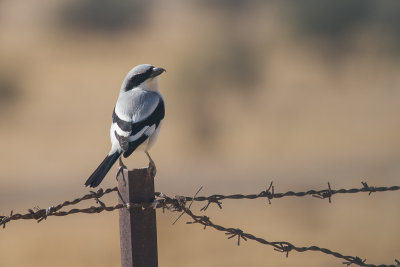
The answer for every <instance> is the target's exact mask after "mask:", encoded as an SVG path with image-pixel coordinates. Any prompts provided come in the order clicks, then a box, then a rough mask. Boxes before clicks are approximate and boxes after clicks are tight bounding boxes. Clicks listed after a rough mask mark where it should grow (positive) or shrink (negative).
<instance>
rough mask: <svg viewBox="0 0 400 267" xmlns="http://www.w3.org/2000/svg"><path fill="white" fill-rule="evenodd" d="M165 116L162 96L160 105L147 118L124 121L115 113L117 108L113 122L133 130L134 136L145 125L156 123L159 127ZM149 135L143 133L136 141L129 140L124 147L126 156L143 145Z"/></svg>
mask: <svg viewBox="0 0 400 267" xmlns="http://www.w3.org/2000/svg"><path fill="white" fill-rule="evenodd" d="M164 116H165V107H164V101H163V100H162V99H161V98H160V100H159V102H158V105H157V107H156V108H155V109H154V111H153V112H152V113H151V114H150V115H149V116H148V117H147V118H145V119H143V120H141V121H138V122H134V123H132V122H127V121H124V120H122V119H120V118H119V117H118V116H117V114H116V113H115V109H114V112H113V116H112V118H113V123H117V124H118V127H119V128H121V130H123V131H126V132H131V134H130V136H134V135H136V134H138V133H139V132H140V131H142V130H143V128H144V127H151V126H152V125H155V128H156V129H157V127H158V126H159V125H160V122H161V121H162V119H164ZM148 137H149V136H148V135H146V134H145V133H143V134H142V135H141V136H139V137H138V138H137V139H135V140H134V141H131V142H129V146H128V147H126V149H124V157H125V158H126V157H129V156H130V155H131V154H132V153H133V151H135V149H136V148H137V147H138V146H139V145H141V144H142V143H143V142H144V141H146V140H147V138H148ZM117 138H118V137H117ZM120 143H121V142H120ZM121 147H122V146H121Z"/></svg>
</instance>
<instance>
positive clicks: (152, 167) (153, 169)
mask: <svg viewBox="0 0 400 267" xmlns="http://www.w3.org/2000/svg"><path fill="white" fill-rule="evenodd" d="M145 153H146V155H147V157H148V158H149V167H148V168H147V175H148V176H151V177H155V176H156V173H157V168H156V164H154V161H153V159H152V158H151V157H150V154H149V152H147V151H145Z"/></svg>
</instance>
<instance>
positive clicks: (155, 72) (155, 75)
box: [151, 68, 166, 78]
mask: <svg viewBox="0 0 400 267" xmlns="http://www.w3.org/2000/svg"><path fill="white" fill-rule="evenodd" d="M163 72H166V70H165V69H163V68H153V72H152V73H151V77H152V78H154V77H157V76H158V75H160V74H161V73H163Z"/></svg>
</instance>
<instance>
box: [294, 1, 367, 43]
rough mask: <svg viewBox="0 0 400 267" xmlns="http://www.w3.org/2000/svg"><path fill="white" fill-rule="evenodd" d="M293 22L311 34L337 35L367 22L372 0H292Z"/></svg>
mask: <svg viewBox="0 0 400 267" xmlns="http://www.w3.org/2000/svg"><path fill="white" fill-rule="evenodd" d="M290 6H291V8H292V9H293V11H294V12H293V14H294V16H293V17H292V22H293V23H294V24H295V25H297V26H298V28H299V29H300V30H301V31H303V32H305V33H308V34H311V35H327V36H333V37H335V36H337V35H340V34H343V33H346V32H347V31H348V30H351V29H353V27H356V26H360V25H361V24H362V23H364V22H366V21H367V19H368V18H369V17H370V15H371V9H372V1H370V0H353V1H347V0H335V1H321V0H305V1H291V3H290Z"/></svg>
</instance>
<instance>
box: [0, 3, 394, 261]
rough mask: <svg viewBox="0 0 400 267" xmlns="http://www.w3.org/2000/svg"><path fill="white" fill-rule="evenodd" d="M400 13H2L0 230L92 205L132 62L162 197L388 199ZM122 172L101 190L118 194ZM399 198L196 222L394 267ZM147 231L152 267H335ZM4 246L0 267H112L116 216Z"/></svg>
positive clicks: (163, 225) (280, 9) (233, 205)
mask: <svg viewBox="0 0 400 267" xmlns="http://www.w3.org/2000/svg"><path fill="white" fill-rule="evenodd" d="M399 14H400V2H398V1H372V0H353V1H347V0H330V1H321V0H305V1H295V0H293V1H266V0H264V1H261V0H229V1H228V0H214V1H210V0H203V1H200V0H194V1H183V0H170V1H137V0H132V1H126V0H114V1H107V0H80V1H78V0H74V1H66V0H64V1H50V0H37V1H11V0H0V146H1V154H0V164H1V165H0V166H1V169H0V170H1V171H0V215H8V214H9V212H10V210H11V209H13V210H14V212H25V211H26V210H27V209H28V208H32V207H34V206H36V205H38V206H40V207H42V208H46V207H49V206H51V205H55V204H58V203H60V202H62V201H64V200H71V199H74V198H75V197H79V196H81V195H83V194H86V193H87V192H88V191H89V190H88V189H87V188H85V187H84V186H83V183H84V182H85V180H86V179H87V177H88V176H89V175H90V174H91V172H92V171H93V170H94V169H95V168H96V167H97V165H98V164H99V163H100V162H101V160H103V158H104V156H105V154H106V153H108V150H109V126H110V123H111V113H112V110H113V107H114V104H115V101H116V99H117V96H118V92H119V88H120V85H121V83H122V81H123V79H124V77H125V75H126V73H127V72H128V71H129V70H130V69H131V68H132V67H133V66H135V65H138V64H142V63H150V64H153V65H155V66H160V67H164V68H166V69H167V71H168V72H167V73H166V74H165V75H163V76H161V78H160V85H161V91H162V93H163V95H164V97H165V100H166V118H165V120H164V123H163V128H162V130H161V134H160V137H159V140H158V143H157V145H156V146H155V147H154V148H153V149H152V152H151V154H152V157H153V158H154V160H155V161H156V164H157V167H158V173H157V177H156V190H157V191H161V192H164V193H165V194H167V195H171V196H174V195H193V194H194V193H195V192H196V191H197V189H198V188H199V187H200V186H204V189H203V191H202V192H201V195H209V194H214V193H220V194H233V193H243V194H249V193H259V192H260V191H262V190H264V189H265V188H266V187H267V186H268V184H269V183H270V181H274V184H275V191H276V192H284V191H289V190H293V191H304V190H308V189H312V188H313V189H325V188H326V187H327V182H328V181H329V182H330V183H331V185H332V187H333V188H334V189H338V188H349V187H360V186H361V183H360V181H362V180H365V181H367V182H368V183H369V184H370V185H380V186H390V185H396V184H397V185H398V184H399V174H400V164H399V160H400V139H399V134H400V120H399V114H400V105H399V99H400V90H399V89H400V88H399V85H400V75H399V73H400V52H399V51H400V16H399ZM127 163H128V166H129V167H131V168H134V167H142V166H144V165H145V164H147V159H146V156H145V155H144V154H143V153H138V154H137V155H135V156H134V157H131V158H130V159H128V160H127ZM115 172H116V167H114V168H113V169H112V170H111V172H110V173H109V175H108V176H107V177H106V179H105V181H104V182H103V184H102V187H103V188H107V187H112V186H115V185H116V181H115V178H114V176H115ZM116 201H117V199H116V195H113V196H109V197H108V198H107V199H106V202H107V203H110V204H113V203H116ZM399 201H400V196H399V194H398V193H375V194H372V195H371V196H368V194H358V195H353V196H344V195H341V196H335V197H333V202H332V203H331V204H329V203H328V201H327V200H326V201H325V200H317V199H314V198H310V197H309V198H284V199H280V200H272V205H267V201H266V200H265V199H263V200H251V201H225V202H223V210H219V209H218V207H216V206H212V207H210V208H209V209H208V210H207V211H206V212H205V213H204V212H200V211H199V209H200V208H201V207H202V206H201V205H200V204H198V205H194V206H193V210H194V211H195V213H198V214H207V215H208V216H210V217H211V219H212V220H213V221H214V222H215V223H217V224H221V225H223V226H226V227H235V228H236V227H237V228H241V229H243V230H244V231H246V232H249V233H252V234H254V235H256V236H259V237H263V238H265V239H267V240H270V241H282V240H285V241H289V242H292V243H294V244H295V245H298V246H310V245H318V246H321V247H326V248H329V249H332V250H335V251H338V252H341V253H343V254H345V255H352V256H359V257H361V258H363V259H364V258H367V260H368V262H369V263H375V264H392V263H394V258H399V257H400V254H399V252H400V242H399V241H400V230H399V227H398V221H399V219H400V209H399V208H398V206H395V203H399ZM90 205H95V202H94V201H92V202H89V203H86V204H84V206H90ZM157 216H158V218H157V222H158V245H159V265H160V266H194V267H197V266H237V267H239V266H341V261H340V260H338V259H335V258H332V257H330V256H326V255H321V254H318V253H313V252H310V253H294V252H293V253H291V254H290V255H289V257H288V258H285V255H284V254H279V253H278V252H275V251H273V249H272V248H270V247H266V246H262V245H260V244H258V243H255V242H252V241H248V242H242V245H241V246H240V247H237V245H236V241H234V240H226V236H225V235H224V234H223V233H220V232H216V231H214V230H212V229H207V230H206V231H204V230H203V229H202V227H201V226H199V225H186V224H185V222H186V221H188V218H187V217H183V218H182V219H181V220H180V221H179V222H178V223H177V224H176V225H174V226H172V222H173V221H174V220H175V218H176V217H177V216H178V215H177V214H175V213H174V214H171V213H168V212H167V213H162V212H159V211H158V214H157ZM0 240H1V242H0V255H1V257H0V266H28V265H29V266H120V254H119V253H120V251H119V230H118V213H117V212H112V213H101V214H98V215H70V216H67V217H63V218H56V217H51V218H49V219H48V220H47V221H44V222H42V223H40V224H37V223H35V222H33V221H18V222H14V223H10V224H9V225H8V226H7V228H6V229H5V230H1V231H0Z"/></svg>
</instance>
